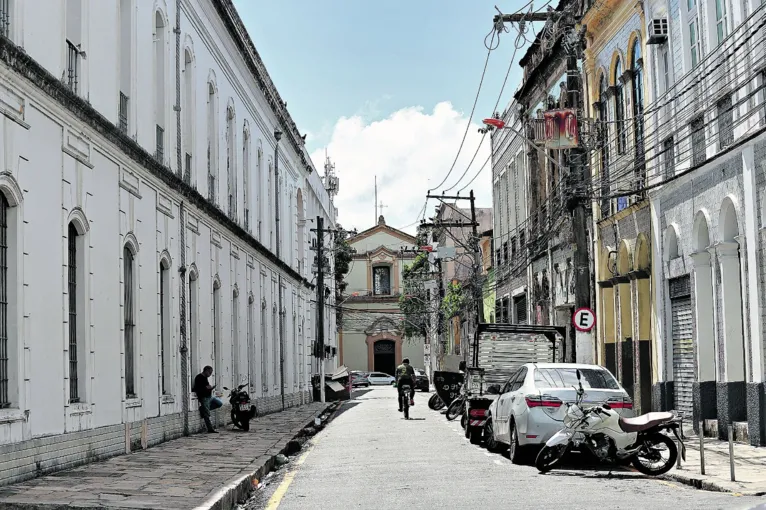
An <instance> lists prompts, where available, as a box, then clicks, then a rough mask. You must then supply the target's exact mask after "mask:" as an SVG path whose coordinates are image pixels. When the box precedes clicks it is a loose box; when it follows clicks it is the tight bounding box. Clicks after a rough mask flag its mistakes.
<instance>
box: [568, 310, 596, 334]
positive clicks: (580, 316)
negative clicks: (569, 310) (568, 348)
mask: <svg viewBox="0 0 766 510" xmlns="http://www.w3.org/2000/svg"><path fill="white" fill-rule="evenodd" d="M572 324H573V325H574V327H575V329H576V330H577V331H581V332H583V333H587V332H589V331H590V330H592V329H593V326H595V325H596V314H595V313H593V310H591V309H590V308H578V309H577V310H575V313H574V315H573V316H572Z"/></svg>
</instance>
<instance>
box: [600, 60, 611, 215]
mask: <svg viewBox="0 0 766 510" xmlns="http://www.w3.org/2000/svg"><path fill="white" fill-rule="evenodd" d="M608 90H609V86H608V84H607V81H606V74H602V75H601V81H599V85H598V120H599V121H600V123H601V129H600V130H599V145H600V146H601V183H602V184H601V192H602V194H603V195H604V196H607V195H609V107H608V104H607V91H608ZM609 203H610V202H609V199H608V198H604V199H602V202H601V217H602V218H606V217H607V216H609V214H610V207H609Z"/></svg>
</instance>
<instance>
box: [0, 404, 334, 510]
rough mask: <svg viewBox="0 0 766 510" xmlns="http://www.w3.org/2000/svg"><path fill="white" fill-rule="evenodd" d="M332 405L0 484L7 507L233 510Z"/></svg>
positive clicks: (300, 409)
mask: <svg viewBox="0 0 766 510" xmlns="http://www.w3.org/2000/svg"><path fill="white" fill-rule="evenodd" d="M329 405H330V404H321V403H313V404H308V405H304V406H301V407H296V408H291V409H287V410H285V411H283V412H280V413H275V414H270V415H267V416H264V417H261V418H258V419H256V420H255V421H254V422H251V425H250V427H251V428H250V432H248V433H245V432H241V431H232V430H231V425H229V426H228V427H226V430H224V428H223V427H221V428H220V429H219V430H220V433H219V434H197V435H193V436H189V437H184V438H181V439H176V440H174V441H168V442H166V443H163V444H161V445H158V446H155V447H153V448H150V449H148V450H144V451H140V452H135V453H132V454H129V455H121V456H119V457H114V458H112V459H108V460H106V461H103V462H95V463H93V464H88V465H86V466H82V467H79V468H75V469H71V470H68V471H62V472H60V473H55V474H53V475H49V476H45V477H42V478H37V479H35V480H30V481H28V482H24V483H20V484H16V485H12V486H9V487H2V488H0V507H2V508H10V509H25V510H28V509H32V508H34V509H49V508H55V509H56V510H63V509H68V508H120V509H149V508H151V509H192V508H199V509H203V508H204V509H207V508H210V509H214V508H227V509H228V508H231V507H233V506H234V504H236V502H237V501H236V500H238V499H242V500H243V499H246V496H247V492H248V490H249V489H250V487H251V479H252V478H253V477H262V476H263V475H265V474H266V472H267V471H268V470H269V469H270V468H271V467H272V465H273V462H274V457H275V456H276V455H278V454H279V453H280V452H282V451H283V450H284V448H285V446H286V445H287V443H288V442H289V441H290V440H291V439H293V438H294V437H295V436H296V435H297V434H299V433H300V432H301V430H302V429H303V428H304V427H306V426H307V425H308V424H310V423H313V421H314V418H315V417H317V416H320V415H322V414H323V412H324V410H325V409H326V408H327V407H328V406H329Z"/></svg>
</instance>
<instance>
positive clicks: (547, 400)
mask: <svg viewBox="0 0 766 510" xmlns="http://www.w3.org/2000/svg"><path fill="white" fill-rule="evenodd" d="M525 399H526V401H527V406H528V407H561V404H563V402H562V401H561V399H558V398H556V397H552V396H551V395H543V396H540V395H527V396H526V397H525Z"/></svg>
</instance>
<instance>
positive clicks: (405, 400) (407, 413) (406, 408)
mask: <svg viewBox="0 0 766 510" xmlns="http://www.w3.org/2000/svg"><path fill="white" fill-rule="evenodd" d="M399 398H401V399H402V409H403V410H404V419H405V420H409V419H410V399H409V398H407V395H405V394H404V393H402V396H401V397H399Z"/></svg>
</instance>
